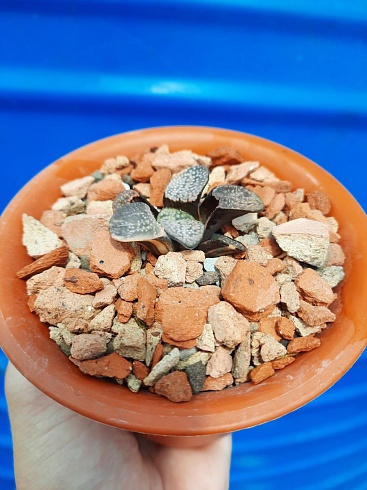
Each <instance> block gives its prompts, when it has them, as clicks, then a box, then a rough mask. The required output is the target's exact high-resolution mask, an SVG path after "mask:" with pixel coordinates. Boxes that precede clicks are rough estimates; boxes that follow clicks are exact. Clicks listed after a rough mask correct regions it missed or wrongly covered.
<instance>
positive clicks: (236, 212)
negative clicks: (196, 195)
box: [200, 185, 264, 240]
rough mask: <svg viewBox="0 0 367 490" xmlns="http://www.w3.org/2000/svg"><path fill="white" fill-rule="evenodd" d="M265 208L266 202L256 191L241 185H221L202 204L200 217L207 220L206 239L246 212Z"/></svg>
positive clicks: (204, 220)
mask: <svg viewBox="0 0 367 490" xmlns="http://www.w3.org/2000/svg"><path fill="white" fill-rule="evenodd" d="M263 209H264V203H263V202H262V200H261V199H260V198H259V196H258V195H257V194H255V192H252V191H251V190H250V189H246V187H242V186H239V185H219V186H218V187H215V188H214V189H213V190H212V191H211V192H210V193H209V194H208V195H207V197H206V198H205V199H204V201H203V202H202V204H201V206H200V218H201V220H202V221H203V222H205V233H204V240H208V239H209V238H210V237H211V236H212V235H213V233H215V232H216V231H218V230H219V229H220V228H221V227H222V226H223V225H225V224H226V223H230V222H231V221H232V220H233V219H234V218H237V217H238V216H242V215H244V214H246V213H256V212H259V211H262V210H263Z"/></svg>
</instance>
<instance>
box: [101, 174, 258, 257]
mask: <svg viewBox="0 0 367 490" xmlns="http://www.w3.org/2000/svg"><path fill="white" fill-rule="evenodd" d="M208 181H209V170H208V169H207V167H205V166H201V165H197V166H193V167H189V168H188V169H186V170H182V171H181V172H179V173H178V174H176V175H174V176H173V177H172V179H171V181H170V182H169V184H168V185H167V187H166V190H165V194H164V199H163V208H162V209H157V208H155V207H154V206H152V205H151V204H150V203H149V201H148V200H147V199H145V198H144V197H143V196H141V195H140V194H139V193H138V192H137V191H135V190H131V189H129V190H126V191H124V192H122V193H120V194H119V195H118V196H117V197H116V199H115V201H114V204H113V210H114V213H113V215H112V217H111V220H110V224H109V229H110V234H111V236H112V238H114V239H115V240H118V241H120V242H139V243H141V244H142V245H143V246H144V247H145V248H147V249H148V250H150V251H151V252H153V253H155V254H157V255H161V254H165V253H167V252H170V251H178V250H181V249H198V250H203V251H204V252H205V254H206V256H207V257H215V256H219V255H229V254H233V253H236V252H239V251H244V250H245V248H244V246H243V245H242V244H241V243H240V242H238V241H236V240H233V239H231V238H229V237H227V236H224V235H221V234H220V233H219V231H220V229H221V228H222V227H223V225H225V224H227V223H230V222H231V221H232V220H233V219H234V218H237V217H238V216H243V215H244V214H246V213H254V212H259V211H262V210H263V209H264V204H263V202H262V201H261V199H260V198H259V197H258V196H257V195H256V194H255V193H254V192H252V191H251V190H249V189H247V188H245V187H242V186H238V185H219V186H217V187H215V188H214V189H212V190H211V191H210V192H209V193H208V194H206V192H205V189H206V188H207V184H208Z"/></svg>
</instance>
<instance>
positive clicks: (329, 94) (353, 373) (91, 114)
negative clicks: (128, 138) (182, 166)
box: [0, 0, 367, 490]
mask: <svg viewBox="0 0 367 490" xmlns="http://www.w3.org/2000/svg"><path fill="white" fill-rule="evenodd" d="M289 4H290V5H289ZM366 63H367V3H366V1H365V0H353V1H346V0H339V1H338V0H318V1H313V0H297V1H294V2H288V1H287V2H286V1H282V0H243V1H241V0H226V1H224V0H223V1H220V0H195V1H194V0H172V1H168V0H161V1H155V0H154V1H153V0H150V1H149V0H141V1H137V0H135V1H134V0H105V1H103V0H57V1H56V0H55V1H49V0H32V1H29V0H23V1H22V0H0V145H1V146H0V147H1V153H0V154H1V169H0V175H1V180H0V211H2V210H3V209H4V208H5V206H6V204H7V203H8V202H9V200H10V199H11V198H12V196H13V195H14V194H15V193H16V192H17V191H18V190H19V189H20V188H21V187H22V185H24V184H25V183H26V182H27V181H28V180H29V179H30V178H31V177H32V176H33V175H34V174H35V173H37V172H38V171H40V170H41V169H43V168H44V167H45V166H46V165H48V164H49V163H51V162H52V161H54V160H56V159H57V158H58V157H60V156H62V155H64V154H65V153H67V152H69V151H71V150H73V149H75V148H77V147H79V146H81V145H84V144H86V143H89V142H91V141H93V140H96V139H99V138H102V137H105V136H109V135H112V134H115V133H120V132H123V131H126V130H132V129H138V128H143V127H149V126H159V125H172V124H199V125H209V126H220V127H226V128H231V129H238V130H241V131H245V132H249V133H253V134H257V135H260V136H263V137H265V138H269V139H272V140H274V141H277V142H279V143H282V144H284V145H286V146H289V147H290V148H293V149H294V150H296V151H299V152H300V153H302V154H304V155H306V156H307V157H309V158H311V159H312V160H314V161H316V162H317V163H318V164H319V165H321V166H322V167H324V168H325V169H327V170H328V171H329V172H330V173H332V174H333V175H334V176H335V177H336V178H337V179H338V180H339V181H340V182H341V183H342V184H344V186H345V187H346V188H347V189H348V190H349V191H350V192H351V193H352V194H353V195H354V196H355V198H356V199H357V200H358V201H359V203H360V204H361V205H362V206H363V208H364V209H365V210H366V209H367V197H366V190H365V189H366V184H365V180H366V176H367V175H366V164H367V163H366V162H367V144H366V127H367V66H366ZM5 366H6V358H5V356H4V355H3V354H2V353H1V352H0V385H1V386H0V393H1V394H0V488H1V489H3V490H8V489H12V488H14V481H13V469H12V453H11V438H10V429H9V425H8V419H7V410H6V404H5V399H4V395H3V377H4V376H3V374H4V370H5ZM366 367H367V355H366V353H364V354H363V355H362V357H361V358H360V359H359V360H358V361H357V363H356V364H355V365H354V367H353V368H352V369H351V370H350V371H349V373H347V374H346V375H345V376H344V377H343V378H342V379H341V380H340V381H339V382H338V383H337V384H336V385H335V386H334V387H333V388H331V389H330V390H328V391H327V392H326V393H325V394H323V395H321V396H320V397H319V398H318V399H316V400H315V401H313V402H311V403H309V404H308V405H307V406H305V407H303V408H301V409H299V410H297V411H296V412H293V413H291V414H289V415H287V416H285V417H283V418H281V419H279V420H276V421H274V422H270V423H268V424H265V425H263V426H259V427H256V428H254V429H249V430H246V431H241V432H238V433H236V434H235V435H234V450H233V458H232V468H231V487H230V488H231V490H237V489H246V490H278V489H282V488H284V486H285V485H286V486H289V487H290V488H296V489H297V490H298V489H300V490H306V489H310V490H311V489H312V490H326V489H337V490H338V489H348V490H366V489H367V410H366V409H367V381H366Z"/></svg>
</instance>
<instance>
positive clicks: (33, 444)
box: [5, 364, 231, 490]
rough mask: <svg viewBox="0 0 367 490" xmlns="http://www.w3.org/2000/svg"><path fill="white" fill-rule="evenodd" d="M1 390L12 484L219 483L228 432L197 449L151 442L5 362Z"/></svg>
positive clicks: (180, 486) (53, 487) (78, 487)
mask: <svg viewBox="0 0 367 490" xmlns="http://www.w3.org/2000/svg"><path fill="white" fill-rule="evenodd" d="M5 391H6V397H7V401H8V406H9V416H10V422H11V428H12V435H13V449H14V467H15V478H16V483H17V490H59V489H60V490H94V489H98V490H120V489H127V488H129V489H132V490H145V489H147V490H148V489H149V490H163V489H168V490H171V489H174V490H186V489H190V490H191V489H192V488H195V489H198V490H206V489H210V490H216V489H218V490H224V489H226V488H228V478H229V467H230V457H231V436H230V435H226V436H223V437H220V438H218V439H217V440H215V441H214V442H212V443H210V444H207V445H205V446H201V447H197V448H173V447H166V446H161V445H159V444H155V443H154V442H151V441H149V440H147V439H146V438H144V437H143V436H139V435H137V434H134V433H132V432H128V431H124V430H121V429H118V428H115V427H110V426H107V425H103V424H100V423H99V422H95V421H94V420H90V419H88V418H85V417H83V416H82V415H79V414H77V413H74V412H72V411H71V410H69V409H68V408H65V407H63V406H62V405H59V404H58V403H56V402H55V401H53V400H51V399H50V398H48V397H47V396H46V395H44V394H43V393H41V392H40V391H39V390H38V389H37V388H35V387H34V386H33V385H32V384H31V383H29V382H28V381H27V380H26V379H25V378H24V377H23V376H22V375H21V374H20V373H19V372H18V371H17V370H16V369H15V368H14V366H12V365H11V364H9V366H8V369H7V372H6V386H5Z"/></svg>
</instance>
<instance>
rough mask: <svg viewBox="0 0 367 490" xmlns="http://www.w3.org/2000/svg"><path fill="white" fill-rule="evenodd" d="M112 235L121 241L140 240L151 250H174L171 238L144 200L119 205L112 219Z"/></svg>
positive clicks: (161, 252)
mask: <svg viewBox="0 0 367 490" xmlns="http://www.w3.org/2000/svg"><path fill="white" fill-rule="evenodd" d="M109 230H110V234H111V237H112V238H113V239H114V240H117V241H119V242H139V243H141V244H142V245H144V246H145V247H146V248H148V249H149V250H151V251H153V250H154V251H153V253H156V251H157V250H158V251H159V253H160V254H165V253H167V252H169V251H172V250H173V245H172V242H171V240H170V239H169V238H168V237H167V236H166V233H165V231H164V229H163V228H162V226H161V225H160V224H158V223H157V221H156V219H155V217H154V214H153V213H152V211H151V209H150V207H149V206H148V205H147V204H145V203H143V202H131V203H128V204H122V205H118V206H116V208H115V211H114V213H113V215H112V217H111V219H110V223H109Z"/></svg>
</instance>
